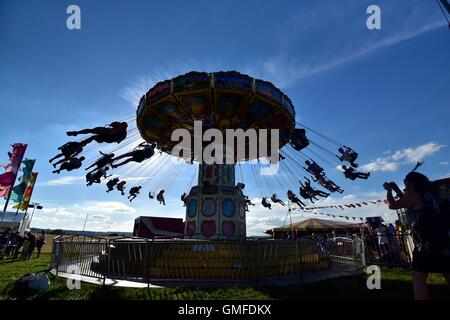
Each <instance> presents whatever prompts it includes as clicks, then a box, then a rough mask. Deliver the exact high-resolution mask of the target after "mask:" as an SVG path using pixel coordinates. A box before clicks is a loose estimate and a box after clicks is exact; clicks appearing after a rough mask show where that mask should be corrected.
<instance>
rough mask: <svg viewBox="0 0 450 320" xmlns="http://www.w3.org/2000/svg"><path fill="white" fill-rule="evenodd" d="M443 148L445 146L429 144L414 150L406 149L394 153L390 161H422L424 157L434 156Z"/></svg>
mask: <svg viewBox="0 0 450 320" xmlns="http://www.w3.org/2000/svg"><path fill="white" fill-rule="evenodd" d="M443 147H445V145H442V144H436V143H432V142H430V143H427V144H424V145H421V146H418V147H416V148H406V149H403V150H399V151H396V152H395V153H394V154H393V155H392V159H393V160H396V161H398V160H403V159H406V160H407V161H409V162H412V163H414V162H418V161H422V160H423V159H425V158H426V157H428V156H431V155H432V154H435V153H436V152H438V151H439V150H441V149H442V148H443Z"/></svg>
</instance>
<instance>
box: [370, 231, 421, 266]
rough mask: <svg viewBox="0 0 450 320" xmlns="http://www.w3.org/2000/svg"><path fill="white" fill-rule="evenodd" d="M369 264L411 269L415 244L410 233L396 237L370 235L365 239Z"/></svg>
mask: <svg viewBox="0 0 450 320" xmlns="http://www.w3.org/2000/svg"><path fill="white" fill-rule="evenodd" d="M364 247H365V259H366V263H367V264H376V265H380V266H385V267H409V266H410V265H411V262H412V252H413V249H414V242H413V238H412V236H411V234H410V233H409V232H407V233H402V234H396V235H382V236H380V235H376V234H374V235H368V236H366V237H365V238H364Z"/></svg>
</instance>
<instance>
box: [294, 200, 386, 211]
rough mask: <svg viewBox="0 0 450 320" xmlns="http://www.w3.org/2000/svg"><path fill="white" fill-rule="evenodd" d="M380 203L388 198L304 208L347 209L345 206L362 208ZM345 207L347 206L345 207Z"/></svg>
mask: <svg viewBox="0 0 450 320" xmlns="http://www.w3.org/2000/svg"><path fill="white" fill-rule="evenodd" d="M380 203H387V200H382V199H379V200H371V201H364V202H358V203H349V204H342V205H334V206H321V207H306V208H303V209H302V210H317V209H341V210H345V208H352V209H354V208H362V207H363V206H368V205H371V204H380ZM344 207H345V208H344Z"/></svg>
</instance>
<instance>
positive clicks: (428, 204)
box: [412, 194, 449, 253]
mask: <svg viewBox="0 0 450 320" xmlns="http://www.w3.org/2000/svg"><path fill="white" fill-rule="evenodd" d="M423 200H424V204H425V207H424V208H423V209H422V210H421V211H420V212H418V213H417V216H416V219H415V221H414V222H413V224H412V231H413V236H414V240H415V243H416V247H417V249H418V250H419V251H421V252H427V253H439V252H441V251H443V250H444V249H447V248H448V247H449V233H448V227H447V225H446V224H445V221H444V216H443V214H442V213H441V210H440V208H439V206H437V205H436V204H437V203H436V201H435V200H434V198H433V197H432V196H431V195H430V194H425V195H424V196H423Z"/></svg>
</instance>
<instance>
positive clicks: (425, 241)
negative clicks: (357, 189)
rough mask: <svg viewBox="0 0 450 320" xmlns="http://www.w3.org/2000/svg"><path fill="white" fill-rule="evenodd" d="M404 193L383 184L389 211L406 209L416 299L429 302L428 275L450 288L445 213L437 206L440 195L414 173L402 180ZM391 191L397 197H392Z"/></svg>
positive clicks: (427, 182)
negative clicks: (439, 278) (441, 279)
mask: <svg viewBox="0 0 450 320" xmlns="http://www.w3.org/2000/svg"><path fill="white" fill-rule="evenodd" d="M404 183H405V187H406V188H405V194H403V192H402V191H401V190H400V188H399V187H398V186H397V185H396V184H395V183H393V182H390V183H388V182H386V183H384V184H383V187H384V188H385V189H386V191H387V196H386V198H387V203H388V205H389V209H402V208H404V209H407V210H408V211H407V215H409V216H410V217H411V221H412V223H411V230H412V234H413V238H414V247H415V248H414V251H413V257H412V277H413V286H414V297H415V299H416V300H427V299H429V291H428V287H427V278H428V274H429V273H442V274H443V275H444V277H445V279H446V280H447V282H448V284H449V285H450V248H449V247H450V245H449V232H448V225H447V224H446V222H445V221H446V219H445V213H444V212H443V211H442V210H441V209H440V207H439V196H438V194H437V192H436V191H435V189H434V187H433V185H432V183H431V182H430V180H428V178H427V177H426V176H425V175H423V174H421V173H418V172H416V171H412V172H410V173H408V174H407V175H406V177H405V179H404ZM392 191H395V193H396V194H397V199H395V198H394V196H393V193H392Z"/></svg>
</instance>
